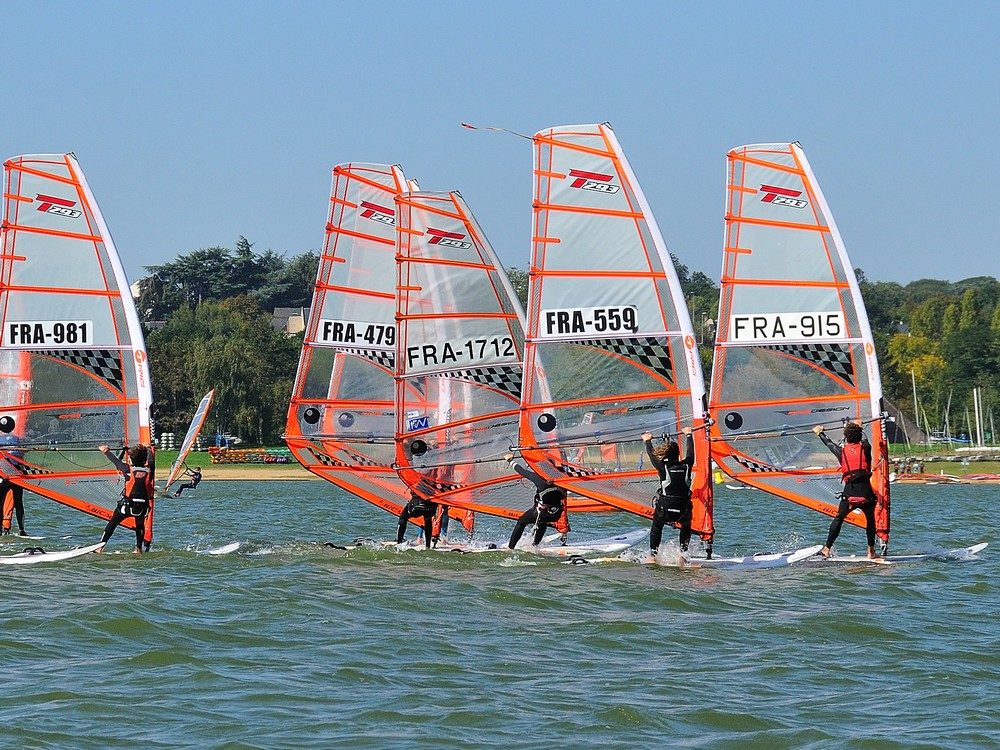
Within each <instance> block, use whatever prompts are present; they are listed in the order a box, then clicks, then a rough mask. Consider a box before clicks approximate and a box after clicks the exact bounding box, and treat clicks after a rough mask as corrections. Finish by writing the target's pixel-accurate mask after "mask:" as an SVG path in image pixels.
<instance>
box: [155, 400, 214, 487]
mask: <svg viewBox="0 0 1000 750" xmlns="http://www.w3.org/2000/svg"><path fill="white" fill-rule="evenodd" d="M214 395H215V389H214V388H213V389H212V390H210V391H209V392H208V393H206V394H205V395H204V396H202V398H201V403H199V404H198V408H197V409H195V410H194V416H193V417H192V418H191V424H190V425H189V426H188V430H187V434H185V435H184V442H183V443H181V449H180V452H179V453H178V454H177V459H176V460H175V461H174V465H173V466H171V467H170V473H169V474H168V475H167V483H166V485H164V487H163V489H164V490H166V489H167V488H168V487H170V485H171V484H173V483H174V482H176V481H177V479H178V478H179V477H180V475H181V473H182V472H183V471H184V459H185V458H187V456H188V453H190V452H191V448H193V447H194V441H195V440H197V439H198V434H199V433H200V432H201V428H202V425H204V424H205V418H206V417H207V416H208V410H209V409H211V408H212V397H213V396H214Z"/></svg>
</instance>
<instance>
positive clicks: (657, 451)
mask: <svg viewBox="0 0 1000 750" xmlns="http://www.w3.org/2000/svg"><path fill="white" fill-rule="evenodd" d="M653 455H654V456H656V457H657V458H658V459H660V460H661V461H664V462H666V463H670V462H671V461H679V460H680V458H681V448H680V446H679V445H677V443H676V442H674V441H673V440H668V441H667V442H665V443H664V444H663V445H661V446H658V447H656V448H653Z"/></svg>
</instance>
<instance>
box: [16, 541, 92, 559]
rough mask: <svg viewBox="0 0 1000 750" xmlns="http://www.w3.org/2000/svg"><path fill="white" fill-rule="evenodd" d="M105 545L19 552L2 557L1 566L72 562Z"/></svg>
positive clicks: (38, 548) (37, 548)
mask: <svg viewBox="0 0 1000 750" xmlns="http://www.w3.org/2000/svg"><path fill="white" fill-rule="evenodd" d="M103 546H104V545H103V544H102V543H101V542H98V543H97V544H92V545H90V546H89V547H78V548H77V549H68V550H62V551H59V552H46V551H41V552H37V551H36V552H30V551H25V552H18V553H17V554H16V555H7V556H3V557H0V565H35V564H37V563H50V562H58V561H60V560H71V559H72V558H74V557H81V556H82V555H89V554H90V553H92V552H94V551H95V550H98V549H100V548H101V547H103ZM35 549H36V550H40V549H42V548H41V547H36V548H35Z"/></svg>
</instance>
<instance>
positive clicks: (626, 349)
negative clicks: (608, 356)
mask: <svg viewBox="0 0 1000 750" xmlns="http://www.w3.org/2000/svg"><path fill="white" fill-rule="evenodd" d="M579 343H581V344H583V345H585V346H593V347H597V348H598V349H606V350H607V351H609V352H614V353H615V354H620V355H621V356H623V357H627V358H628V359H631V360H634V361H636V362H638V363H639V364H642V365H645V366H646V367H648V368H650V369H651V370H653V371H654V372H656V374H657V375H660V376H662V377H664V378H666V379H667V380H668V381H670V382H671V383H672V382H674V375H673V372H674V371H673V366H672V365H671V362H670V348H669V347H668V346H667V342H666V340H665V339H658V338H654V337H652V336H645V337H642V338H635V339H586V340H584V341H580V342H579Z"/></svg>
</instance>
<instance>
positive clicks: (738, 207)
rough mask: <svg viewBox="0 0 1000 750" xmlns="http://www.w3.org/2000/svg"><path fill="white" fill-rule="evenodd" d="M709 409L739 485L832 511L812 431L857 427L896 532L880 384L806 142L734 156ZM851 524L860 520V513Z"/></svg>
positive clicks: (830, 474) (725, 463)
mask: <svg viewBox="0 0 1000 750" xmlns="http://www.w3.org/2000/svg"><path fill="white" fill-rule="evenodd" d="M709 407H710V411H711V414H712V416H713V417H714V419H715V423H714V425H713V427H712V436H713V442H712V448H713V457H714V458H715V460H716V461H717V462H718V463H719V465H720V466H721V467H722V469H723V470H724V471H725V472H726V473H727V474H729V475H730V476H731V477H733V478H734V479H737V480H739V481H742V482H745V483H746V484H748V485H751V486H753V487H757V488H758V489H762V490H765V491H766V492H770V493H772V494H774V495H777V496H779V497H783V498H785V499H787V500H791V501H792V502H795V503H799V504H801V505H804V506H806V507H809V508H812V509H813V510H817V511H819V512H821V513H825V514H827V515H835V514H836V512H837V506H838V503H839V499H838V497H837V496H838V495H839V493H840V491H841V481H840V472H839V469H838V467H837V461H836V459H835V458H834V456H833V455H832V454H831V453H830V451H829V450H828V449H827V448H826V446H824V445H823V443H822V442H821V441H820V440H819V438H817V437H816V436H815V435H814V434H813V432H812V427H813V426H815V425H818V424H819V425H826V426H827V428H832V427H833V426H837V427H839V426H841V425H843V423H844V422H845V421H846V420H861V421H862V422H863V423H864V424H865V425H866V428H865V429H866V432H868V434H869V435H870V438H871V444H872V463H873V487H874V488H875V490H876V494H877V495H878V496H879V499H880V502H879V504H878V508H877V512H876V520H877V525H878V533H879V536H880V537H881V538H882V540H883V541H884V542H888V537H889V481H888V475H889V472H888V466H887V455H888V449H887V445H886V440H885V435H884V430H883V423H882V417H883V408H882V385H881V379H880V376H879V367H878V361H877V360H876V358H875V344H874V341H873V339H872V333H871V329H870V327H869V325H868V316H867V313H866V311H865V306H864V303H863V301H862V299H861V292H860V290H859V289H858V284H857V280H856V278H855V276H854V271H853V267H852V265H851V261H850V258H849V257H848V255H847V251H846V249H845V247H844V242H843V240H842V239H841V236H840V232H839V231H838V230H837V226H836V224H835V223H834V220H833V215H832V214H831V213H830V209H829V207H828V205H827V203H826V199H825V198H824V197H823V193H822V192H821V191H820V188H819V184H818V183H817V182H816V178H815V176H814V175H813V172H812V169H811V168H810V166H809V162H808V161H806V157H805V154H804V153H803V151H802V148H801V146H799V144H798V143H771V144H760V145H751V146H743V147H740V148H736V149H733V150H732V151H730V152H729V164H728V187H727V196H726V242H725V248H724V259H723V269H722V289H721V297H720V304H719V326H718V333H717V335H716V344H715V364H714V371H713V377H712V392H711V397H710V401H709ZM847 520H848V521H849V522H851V523H854V524H856V525H864V519H863V517H861V513H860V511H857V512H854V513H851V514H850V515H849V516H848V517H847Z"/></svg>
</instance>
